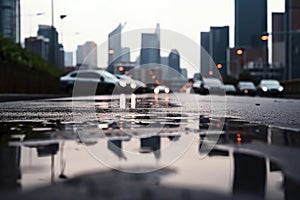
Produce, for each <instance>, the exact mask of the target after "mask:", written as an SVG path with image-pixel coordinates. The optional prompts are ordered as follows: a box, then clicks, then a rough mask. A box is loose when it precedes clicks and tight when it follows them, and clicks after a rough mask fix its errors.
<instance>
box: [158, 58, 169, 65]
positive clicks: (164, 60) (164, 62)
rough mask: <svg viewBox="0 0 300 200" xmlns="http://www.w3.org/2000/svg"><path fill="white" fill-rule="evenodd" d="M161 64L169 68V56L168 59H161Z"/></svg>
mask: <svg viewBox="0 0 300 200" xmlns="http://www.w3.org/2000/svg"><path fill="white" fill-rule="evenodd" d="M160 64H161V65H164V66H169V56H168V57H164V56H162V57H160Z"/></svg>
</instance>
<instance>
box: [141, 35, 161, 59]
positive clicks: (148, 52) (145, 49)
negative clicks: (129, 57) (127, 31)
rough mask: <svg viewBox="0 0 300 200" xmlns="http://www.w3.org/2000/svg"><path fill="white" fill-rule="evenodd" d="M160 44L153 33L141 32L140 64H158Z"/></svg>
mask: <svg viewBox="0 0 300 200" xmlns="http://www.w3.org/2000/svg"><path fill="white" fill-rule="evenodd" d="M159 48H160V45H159V40H158V35H157V34H155V33H142V49H141V57H140V65H144V64H154V65H155V64H160V49H159Z"/></svg>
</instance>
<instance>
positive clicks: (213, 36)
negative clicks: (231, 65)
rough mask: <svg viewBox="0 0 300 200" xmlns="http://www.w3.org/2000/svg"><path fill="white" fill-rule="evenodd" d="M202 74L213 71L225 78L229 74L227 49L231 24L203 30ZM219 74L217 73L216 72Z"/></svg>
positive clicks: (205, 74)
mask: <svg viewBox="0 0 300 200" xmlns="http://www.w3.org/2000/svg"><path fill="white" fill-rule="evenodd" d="M200 34H201V55H200V59H201V62H200V63H201V74H202V75H203V76H210V73H211V72H212V71H215V72H217V70H216V68H217V66H219V69H218V71H219V73H220V74H221V76H222V77H223V78H224V77H226V76H227V49H228V48H229V26H222V27H210V31H209V32H201V33H200ZM215 75H217V74H215Z"/></svg>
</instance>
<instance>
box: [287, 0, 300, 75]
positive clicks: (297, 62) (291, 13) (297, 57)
mask: <svg viewBox="0 0 300 200" xmlns="http://www.w3.org/2000/svg"><path fill="white" fill-rule="evenodd" d="M285 12H286V13H285V17H286V19H285V26H286V33H287V34H285V41H286V68H287V70H286V71H287V73H286V78H287V79H295V78H300V67H299V66H300V32H299V30H300V20H299V19H300V1H299V0H286V2H285Z"/></svg>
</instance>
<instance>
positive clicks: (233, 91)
mask: <svg viewBox="0 0 300 200" xmlns="http://www.w3.org/2000/svg"><path fill="white" fill-rule="evenodd" d="M224 88H225V93H226V94H228V95H236V94H237V90H236V88H235V86H234V85H231V84H225V85H224Z"/></svg>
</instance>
